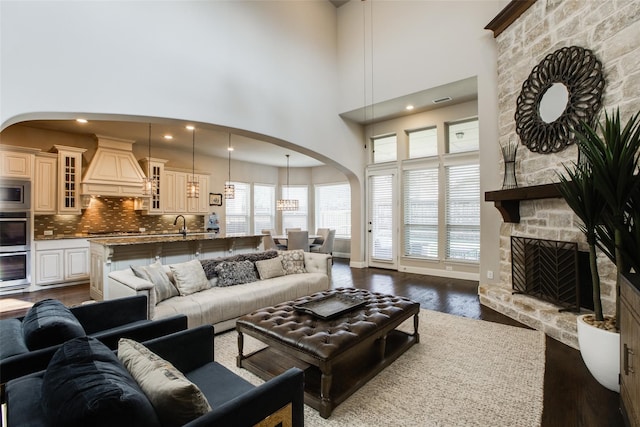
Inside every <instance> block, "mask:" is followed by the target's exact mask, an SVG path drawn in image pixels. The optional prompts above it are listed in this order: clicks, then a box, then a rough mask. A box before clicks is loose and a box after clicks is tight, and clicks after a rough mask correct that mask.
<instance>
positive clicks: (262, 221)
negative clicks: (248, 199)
mask: <svg viewBox="0 0 640 427" xmlns="http://www.w3.org/2000/svg"><path fill="white" fill-rule="evenodd" d="M275 216H276V188H275V186H273V185H266V184H254V185H253V230H254V232H255V233H260V231H261V230H267V229H269V230H271V229H274V228H276V220H275Z"/></svg>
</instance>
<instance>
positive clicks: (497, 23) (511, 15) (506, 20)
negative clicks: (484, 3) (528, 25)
mask: <svg viewBox="0 0 640 427" xmlns="http://www.w3.org/2000/svg"><path fill="white" fill-rule="evenodd" d="M535 2H536V0H511V2H509V4H508V5H506V6H505V8H504V9H502V10H501V11H500V13H498V15H496V17H495V18H493V20H492V21H491V22H489V23H488V24H487V26H486V27H484V29H485V30H492V31H493V37H494V38H495V37H498V35H499V34H500V33H502V32H503V31H504V30H506V29H507V27H509V25H511V24H512V23H513V22H514V21H515V20H516V19H518V17H519V16H520V15H522V14H523V13H524V12H525V11H526V10H527V9H529V8H530V7H531V5H533V4H534V3H535Z"/></svg>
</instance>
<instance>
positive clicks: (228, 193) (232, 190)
mask: <svg viewBox="0 0 640 427" xmlns="http://www.w3.org/2000/svg"><path fill="white" fill-rule="evenodd" d="M227 151H228V152H229V179H228V180H227V183H226V184H225V185H224V198H225V199H234V198H235V197H236V187H235V186H234V185H233V184H231V152H232V151H233V147H231V132H229V146H228V147H227Z"/></svg>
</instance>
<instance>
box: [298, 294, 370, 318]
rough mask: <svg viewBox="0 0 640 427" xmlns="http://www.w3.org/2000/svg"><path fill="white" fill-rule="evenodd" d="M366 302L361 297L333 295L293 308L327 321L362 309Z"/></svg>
mask: <svg viewBox="0 0 640 427" xmlns="http://www.w3.org/2000/svg"><path fill="white" fill-rule="evenodd" d="M365 302H366V301H365V300H364V299H363V298H360V297H356V296H352V295H344V294H333V295H328V296H326V297H322V298H318V299H314V300H311V301H307V302H303V303H301V304H296V305H294V306H293V308H294V309H296V310H298V311H302V312H304V313H308V314H311V315H312V316H315V317H319V318H320V319H323V320H327V319H332V318H334V317H338V316H340V315H341V314H343V313H346V312H347V311H350V310H353V309H355V308H358V307H361V306H363V305H364V304H365Z"/></svg>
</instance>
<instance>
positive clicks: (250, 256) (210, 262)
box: [201, 250, 278, 279]
mask: <svg viewBox="0 0 640 427" xmlns="http://www.w3.org/2000/svg"><path fill="white" fill-rule="evenodd" d="M277 257H278V251H274V250H269V251H264V252H249V253H246V254H238V255H233V256H230V257H226V258H216V259H205V260H202V261H201V262H202V267H203V268H204V272H205V273H206V275H207V279H211V278H213V277H216V276H217V275H218V273H216V267H217V266H218V264H220V263H221V262H224V261H227V262H232V261H251V262H253V263H255V262H256V261H260V260H264V259H271V258H277Z"/></svg>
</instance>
